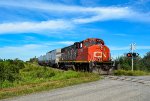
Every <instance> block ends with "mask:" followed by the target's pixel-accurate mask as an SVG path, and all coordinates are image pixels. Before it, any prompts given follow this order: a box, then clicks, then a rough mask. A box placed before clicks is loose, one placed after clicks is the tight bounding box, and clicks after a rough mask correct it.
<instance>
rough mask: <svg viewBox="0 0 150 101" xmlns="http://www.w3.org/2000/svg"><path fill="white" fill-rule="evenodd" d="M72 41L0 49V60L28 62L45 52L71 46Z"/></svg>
mask: <svg viewBox="0 0 150 101" xmlns="http://www.w3.org/2000/svg"><path fill="white" fill-rule="evenodd" d="M73 43H74V42H73V41H58V42H55V41H54V42H44V43H40V44H26V45H22V46H5V47H0V58H2V59H15V58H19V59H22V60H25V61H26V60H29V59H30V58H32V57H34V56H37V57H38V56H40V55H44V54H46V52H48V51H50V50H53V49H57V48H61V47H62V46H63V47H64V46H68V45H71V44H73Z"/></svg>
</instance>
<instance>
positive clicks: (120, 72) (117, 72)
mask: <svg viewBox="0 0 150 101" xmlns="http://www.w3.org/2000/svg"><path fill="white" fill-rule="evenodd" d="M114 75H125V76H142V75H148V73H147V72H144V71H131V70H127V71H126V70H115V71H114Z"/></svg>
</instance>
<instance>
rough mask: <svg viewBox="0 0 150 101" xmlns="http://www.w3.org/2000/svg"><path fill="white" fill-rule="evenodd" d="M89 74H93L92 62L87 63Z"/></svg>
mask: <svg viewBox="0 0 150 101" xmlns="http://www.w3.org/2000/svg"><path fill="white" fill-rule="evenodd" d="M89 72H93V66H92V62H90V63H89Z"/></svg>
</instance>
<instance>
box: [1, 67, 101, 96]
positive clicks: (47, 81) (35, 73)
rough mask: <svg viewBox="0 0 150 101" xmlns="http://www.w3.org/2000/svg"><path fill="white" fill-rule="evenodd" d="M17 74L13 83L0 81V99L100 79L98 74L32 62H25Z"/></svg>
mask: <svg viewBox="0 0 150 101" xmlns="http://www.w3.org/2000/svg"><path fill="white" fill-rule="evenodd" d="M19 75H20V79H19V80H17V81H15V82H13V83H10V82H8V81H4V82H3V83H2V85H1V89H0V99H4V98H8V97H13V96H18V95H24V94H30V93H34V92H39V91H45V90H51V89H55V88H61V87H66V86H70V85H75V84H79V83H85V82H90V81H96V80H99V79H100V76H99V75H98V74H93V73H86V72H75V71H62V70H57V69H53V68H48V67H41V66H37V65H32V64H26V65H25V68H23V69H21V70H20V73H19Z"/></svg>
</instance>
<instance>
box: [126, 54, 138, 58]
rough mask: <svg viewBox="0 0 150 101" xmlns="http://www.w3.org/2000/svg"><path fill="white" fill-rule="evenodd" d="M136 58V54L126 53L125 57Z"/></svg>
mask: <svg viewBox="0 0 150 101" xmlns="http://www.w3.org/2000/svg"><path fill="white" fill-rule="evenodd" d="M132 56H133V57H138V56H139V54H138V53H127V57H132Z"/></svg>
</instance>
